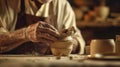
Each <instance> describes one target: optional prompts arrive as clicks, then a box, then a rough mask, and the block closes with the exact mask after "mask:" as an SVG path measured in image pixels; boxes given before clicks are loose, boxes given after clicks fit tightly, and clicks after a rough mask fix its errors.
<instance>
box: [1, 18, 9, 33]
mask: <svg viewBox="0 0 120 67" xmlns="http://www.w3.org/2000/svg"><path fill="white" fill-rule="evenodd" d="M3 23H4V21H2V19H1V17H0V34H4V33H7V32H8V31H7V29H5V28H4V24H3Z"/></svg>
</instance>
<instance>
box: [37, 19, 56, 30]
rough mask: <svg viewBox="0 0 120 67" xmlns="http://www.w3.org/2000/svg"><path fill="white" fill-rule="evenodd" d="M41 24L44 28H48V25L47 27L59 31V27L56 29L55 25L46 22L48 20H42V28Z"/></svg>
mask: <svg viewBox="0 0 120 67" xmlns="http://www.w3.org/2000/svg"><path fill="white" fill-rule="evenodd" d="M41 26H42V27H43V28H46V27H47V28H50V29H52V30H54V31H56V32H58V31H57V29H56V28H55V27H54V26H52V25H50V24H48V23H46V22H42V21H41V25H40V26H39V27H40V28H41Z"/></svg>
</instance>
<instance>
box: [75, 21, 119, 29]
mask: <svg viewBox="0 0 120 67" xmlns="http://www.w3.org/2000/svg"><path fill="white" fill-rule="evenodd" d="M77 26H78V27H79V28H85V27H120V22H77Z"/></svg>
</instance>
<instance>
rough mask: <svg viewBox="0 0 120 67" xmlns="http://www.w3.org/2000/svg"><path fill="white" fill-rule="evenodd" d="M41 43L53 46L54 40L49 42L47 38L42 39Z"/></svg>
mask: <svg viewBox="0 0 120 67" xmlns="http://www.w3.org/2000/svg"><path fill="white" fill-rule="evenodd" d="M39 42H41V43H49V44H51V43H53V42H54V41H52V40H48V39H45V38H40V40H39Z"/></svg>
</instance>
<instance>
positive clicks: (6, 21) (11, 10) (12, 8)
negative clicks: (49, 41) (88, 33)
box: [0, 0, 85, 54]
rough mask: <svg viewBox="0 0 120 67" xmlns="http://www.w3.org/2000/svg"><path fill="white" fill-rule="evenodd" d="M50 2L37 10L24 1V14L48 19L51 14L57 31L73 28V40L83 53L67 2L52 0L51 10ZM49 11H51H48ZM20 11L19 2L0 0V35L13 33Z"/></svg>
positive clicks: (82, 41)
mask: <svg viewBox="0 0 120 67" xmlns="http://www.w3.org/2000/svg"><path fill="white" fill-rule="evenodd" d="M50 6H51V5H50V2H48V3H45V4H43V5H42V7H41V8H40V9H38V10H35V9H34V8H32V6H31V5H30V3H29V0H25V7H26V13H27V14H31V15H35V16H43V17H49V16H50V15H51V14H52V16H51V23H50V24H52V25H53V26H55V27H56V28H57V29H58V31H61V30H62V29H67V28H69V27H71V26H73V27H74V28H75V30H76V33H75V34H74V36H73V37H74V38H76V39H77V40H78V42H79V44H80V52H79V53H80V54H83V53H84V47H85V42H84V40H83V37H82V36H81V33H80V30H79V29H78V28H77V27H76V22H75V15H74V12H73V10H72V8H71V6H70V4H69V3H68V2H67V0H52V6H51V7H52V8H50ZM50 9H51V11H50ZM19 11H20V0H0V34H2V33H5V32H9V31H14V30H15V26H16V21H17V14H18V12H19Z"/></svg>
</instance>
